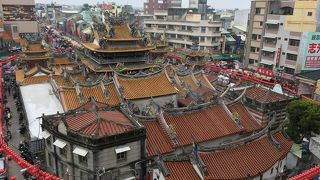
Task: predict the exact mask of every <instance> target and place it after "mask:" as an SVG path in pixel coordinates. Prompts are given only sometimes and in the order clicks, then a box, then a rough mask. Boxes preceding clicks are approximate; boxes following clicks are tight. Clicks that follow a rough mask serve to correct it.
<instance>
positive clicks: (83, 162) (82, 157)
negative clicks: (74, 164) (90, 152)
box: [78, 155, 88, 164]
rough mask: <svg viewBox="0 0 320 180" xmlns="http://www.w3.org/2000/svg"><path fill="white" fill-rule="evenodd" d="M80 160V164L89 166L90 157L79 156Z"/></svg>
mask: <svg viewBox="0 0 320 180" xmlns="http://www.w3.org/2000/svg"><path fill="white" fill-rule="evenodd" d="M78 160H79V163H80V164H87V163H88V157H87V156H80V155H78Z"/></svg>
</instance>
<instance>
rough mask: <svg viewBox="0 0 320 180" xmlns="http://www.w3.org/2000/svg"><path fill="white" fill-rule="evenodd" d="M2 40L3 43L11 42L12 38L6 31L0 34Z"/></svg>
mask: <svg viewBox="0 0 320 180" xmlns="http://www.w3.org/2000/svg"><path fill="white" fill-rule="evenodd" d="M2 39H3V41H12V37H11V36H10V34H9V33H8V32H7V31H4V32H3V33H2Z"/></svg>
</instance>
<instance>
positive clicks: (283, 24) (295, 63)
mask: <svg viewBox="0 0 320 180" xmlns="http://www.w3.org/2000/svg"><path fill="white" fill-rule="evenodd" d="M317 8H319V7H318V1H316V0H314V1H298V0H296V1H293V0H283V1H267V0H258V1H252V3H251V12H250V15H249V22H248V31H247V33H248V35H247V42H246V51H245V64H246V65H248V66H251V67H262V68H266V69H273V70H274V71H276V72H278V75H281V76H282V77H284V78H286V79H292V78H293V76H294V75H295V74H296V73H299V72H300V71H301V70H314V69H315V66H312V67H311V66H310V67H309V68H308V67H307V68H304V66H305V65H303V64H305V63H306V59H307V58H306V56H308V55H306V54H305V53H304V52H305V51H306V50H308V49H307V48H309V44H310V43H309V44H307V43H308V42H309V41H310V38H312V35H313V36H314V35H316V34H312V35H311V34H310V33H312V32H315V31H316V27H317V16H316V12H319V10H318V11H317ZM309 34H310V35H309ZM319 35H320V34H319ZM308 37H310V38H308ZM312 56H315V57H316V58H317V57H318V56H320V54H318V56H316V53H314V54H312ZM308 57H309V56H308ZM316 58H312V60H311V61H313V59H316ZM309 59H310V58H309ZM309 64H310V63H309ZM319 68H320V65H319Z"/></svg>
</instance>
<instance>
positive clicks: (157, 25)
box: [144, 8, 221, 50]
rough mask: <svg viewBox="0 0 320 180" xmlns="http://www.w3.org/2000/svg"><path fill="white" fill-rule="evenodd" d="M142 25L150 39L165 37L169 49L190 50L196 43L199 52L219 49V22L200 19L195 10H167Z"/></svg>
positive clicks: (146, 20)
mask: <svg viewBox="0 0 320 180" xmlns="http://www.w3.org/2000/svg"><path fill="white" fill-rule="evenodd" d="M144 23H145V32H146V33H149V34H150V35H151V37H153V36H160V35H165V36H166V38H167V41H168V43H169V46H171V47H176V48H182V49H191V47H192V45H193V43H194V42H195V41H196V42H198V43H199V49H201V50H205V49H207V50H219V49H220V39H221V32H220V31H221V22H220V21H215V20H214V19H210V20H205V19H203V18H201V14H200V13H197V10H196V9H185V8H180V9H176V8H173V9H169V10H168V12H161V13H155V14H154V16H153V19H145V22H144Z"/></svg>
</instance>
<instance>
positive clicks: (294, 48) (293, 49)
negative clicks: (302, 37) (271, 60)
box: [288, 45, 299, 53]
mask: <svg viewBox="0 0 320 180" xmlns="http://www.w3.org/2000/svg"><path fill="white" fill-rule="evenodd" d="M288 51H293V52H296V53H298V51H299V47H298V46H290V45H288Z"/></svg>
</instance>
